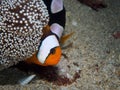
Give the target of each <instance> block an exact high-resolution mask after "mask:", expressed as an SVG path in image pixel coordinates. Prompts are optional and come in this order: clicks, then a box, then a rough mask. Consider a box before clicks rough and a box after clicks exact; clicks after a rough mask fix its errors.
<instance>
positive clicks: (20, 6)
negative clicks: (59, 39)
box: [0, 0, 49, 69]
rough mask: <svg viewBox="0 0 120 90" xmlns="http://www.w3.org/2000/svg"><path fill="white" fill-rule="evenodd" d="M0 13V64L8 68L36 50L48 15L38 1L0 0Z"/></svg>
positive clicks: (40, 1) (41, 3)
mask: <svg viewBox="0 0 120 90" xmlns="http://www.w3.org/2000/svg"><path fill="white" fill-rule="evenodd" d="M0 12H1V13H0V38H1V39H0V66H4V67H9V66H12V65H14V64H16V63H18V62H19V61H22V60H25V59H27V58H29V57H31V56H32V54H33V53H35V52H36V51H37V50H38V46H39V44H40V39H41V37H42V35H43V32H42V29H43V27H45V26H46V25H47V24H48V22H49V14H48V10H47V7H46V5H45V4H44V2H43V1H42V0H0ZM0 69H1V68H0Z"/></svg>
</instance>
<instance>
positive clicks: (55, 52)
mask: <svg viewBox="0 0 120 90" xmlns="http://www.w3.org/2000/svg"><path fill="white" fill-rule="evenodd" d="M43 1H44V3H45V5H46V6H47V10H48V12H49V16H50V20H49V23H48V25H47V26H46V27H44V28H43V30H42V31H43V36H42V38H41V42H40V46H39V50H38V52H36V53H35V54H34V55H33V56H32V57H30V58H28V59H27V60H26V62H27V63H33V64H38V65H42V66H48V65H56V64H57V63H58V62H59V60H60V57H61V47H60V44H59V43H60V42H59V41H60V38H61V36H62V33H63V30H64V28H65V16H66V15H65V8H64V5H63V0H43Z"/></svg>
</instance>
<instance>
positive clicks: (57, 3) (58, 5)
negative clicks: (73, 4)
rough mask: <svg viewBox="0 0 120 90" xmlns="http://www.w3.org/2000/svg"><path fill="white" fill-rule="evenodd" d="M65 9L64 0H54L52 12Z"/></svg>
mask: <svg viewBox="0 0 120 90" xmlns="http://www.w3.org/2000/svg"><path fill="white" fill-rule="evenodd" d="M61 10H63V0H53V1H52V4H51V12H52V13H57V12H59V11H61Z"/></svg>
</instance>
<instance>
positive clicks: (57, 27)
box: [50, 23, 63, 38]
mask: <svg viewBox="0 0 120 90" xmlns="http://www.w3.org/2000/svg"><path fill="white" fill-rule="evenodd" d="M50 29H51V32H53V33H55V34H56V35H57V36H58V37H59V38H60V37H61V36H62V32H63V27H62V26H61V25H59V24H57V23H53V24H52V25H51V26H50Z"/></svg>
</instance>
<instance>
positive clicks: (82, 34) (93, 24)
mask: <svg viewBox="0 0 120 90" xmlns="http://www.w3.org/2000/svg"><path fill="white" fill-rule="evenodd" d="M105 1H106V4H107V6H108V7H107V8H105V9H100V10H99V11H98V12H96V11H94V10H92V9H91V8H90V7H87V6H85V5H83V4H81V3H79V2H78V1H77V0H64V2H65V7H66V16H67V19H66V20H67V22H66V28H65V32H64V34H65V35H66V34H69V33H71V32H74V34H73V35H72V36H71V37H70V39H69V40H68V41H66V42H65V44H64V45H62V48H63V56H62V58H61V61H60V63H59V64H58V65H57V66H58V67H59V74H61V75H65V76H66V77H68V78H70V79H71V78H73V77H74V74H75V73H76V72H79V77H78V78H77V79H76V80H75V81H74V82H73V83H71V84H70V85H65V86H64V85H60V86H59V85H55V84H53V83H51V82H48V81H46V80H42V79H39V78H37V77H36V78H35V79H33V81H32V82H31V83H29V84H28V85H25V86H21V85H19V84H17V82H18V80H19V79H20V78H22V77H25V76H27V74H26V73H25V72H22V71H20V70H18V69H16V68H10V69H7V70H4V71H0V90H120V39H119V38H118V39H116V38H115V37H114V36H113V34H115V33H116V32H118V31H119V32H120V0H105ZM53 78H54V77H53Z"/></svg>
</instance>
